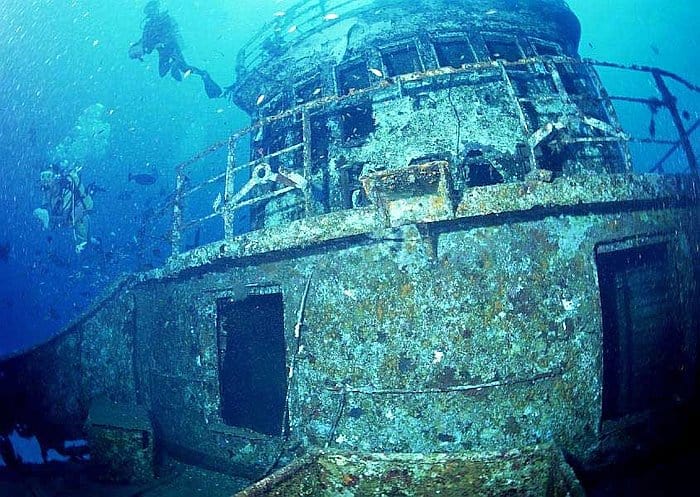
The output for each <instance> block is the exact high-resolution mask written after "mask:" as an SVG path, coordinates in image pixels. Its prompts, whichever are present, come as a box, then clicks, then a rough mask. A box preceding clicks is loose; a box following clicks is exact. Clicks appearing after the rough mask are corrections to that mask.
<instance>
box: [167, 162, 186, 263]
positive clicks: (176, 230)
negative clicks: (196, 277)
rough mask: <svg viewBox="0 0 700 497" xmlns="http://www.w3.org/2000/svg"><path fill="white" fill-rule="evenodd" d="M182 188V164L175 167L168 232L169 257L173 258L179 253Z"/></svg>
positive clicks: (183, 178) (182, 207)
mask: <svg viewBox="0 0 700 497" xmlns="http://www.w3.org/2000/svg"><path fill="white" fill-rule="evenodd" d="M184 189H185V172H184V168H183V167H182V166H180V167H178V169H177V179H176V182H175V199H174V201H173V231H172V233H171V234H170V243H171V253H170V257H171V258H175V257H177V256H178V255H180V246H181V243H182V218H183V210H184V205H183V203H184V198H185V197H184Z"/></svg>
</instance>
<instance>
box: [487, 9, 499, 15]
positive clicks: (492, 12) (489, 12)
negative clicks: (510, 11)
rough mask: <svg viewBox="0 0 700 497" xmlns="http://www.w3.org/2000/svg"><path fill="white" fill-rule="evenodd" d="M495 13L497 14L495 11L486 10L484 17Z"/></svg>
mask: <svg viewBox="0 0 700 497" xmlns="http://www.w3.org/2000/svg"><path fill="white" fill-rule="evenodd" d="M496 12H498V11H497V10H496V9H490V10H487V11H486V15H487V16H492V15H494V14H495V13H496Z"/></svg>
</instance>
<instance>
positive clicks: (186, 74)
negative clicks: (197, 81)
mask: <svg viewBox="0 0 700 497" xmlns="http://www.w3.org/2000/svg"><path fill="white" fill-rule="evenodd" d="M191 74H192V69H188V70H186V71H185V72H183V73H182V77H183V78H189V77H190V75H191Z"/></svg>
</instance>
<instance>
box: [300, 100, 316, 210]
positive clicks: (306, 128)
mask: <svg viewBox="0 0 700 497" xmlns="http://www.w3.org/2000/svg"><path fill="white" fill-rule="evenodd" d="M301 125H302V139H303V140H304V148H303V157H304V178H305V179H306V186H305V187H304V212H305V213H306V217H309V216H311V215H312V214H313V213H312V208H313V206H312V203H311V200H312V199H311V119H310V117H309V111H308V110H306V109H304V110H302V111H301Z"/></svg>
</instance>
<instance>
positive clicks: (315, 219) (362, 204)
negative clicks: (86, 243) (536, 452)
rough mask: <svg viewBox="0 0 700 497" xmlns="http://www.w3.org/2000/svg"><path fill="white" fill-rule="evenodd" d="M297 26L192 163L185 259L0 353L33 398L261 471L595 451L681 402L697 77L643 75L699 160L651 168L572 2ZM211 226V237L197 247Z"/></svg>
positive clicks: (267, 33) (362, 12)
mask: <svg viewBox="0 0 700 497" xmlns="http://www.w3.org/2000/svg"><path fill="white" fill-rule="evenodd" d="M284 14H285V15H280V16H279V17H278V18H277V19H276V21H275V22H274V23H272V24H270V25H268V26H266V28H265V29H263V30H262V31H261V32H260V34H259V35H258V36H256V37H255V38H254V39H253V40H252V41H251V42H250V43H249V44H248V45H246V46H245V47H244V49H243V50H242V51H241V53H240V55H239V58H238V63H237V84H236V86H235V88H234V89H233V93H232V98H233V100H234V101H235V103H236V104H237V105H239V106H240V107H242V108H243V109H245V110H246V111H247V112H249V113H250V115H251V118H252V122H253V124H252V125H251V126H250V127H249V128H246V129H245V130H242V131H239V132H236V133H234V134H233V135H232V136H231V137H230V139H229V140H227V141H226V142H223V143H219V144H215V145H213V146H212V147H211V148H210V149H208V150H206V151H204V152H202V153H201V154H198V155H197V156H196V157H194V158H193V159H192V160H190V161H187V162H185V163H183V164H181V165H180V166H179V168H178V187H177V191H176V195H175V201H174V202H175V208H174V213H173V237H172V239H173V244H172V256H171V258H170V259H169V262H168V264H167V265H166V266H165V267H163V268H159V269H156V270H153V271H150V272H148V273H143V274H139V275H134V276H133V277H130V278H128V279H126V280H124V281H122V282H120V283H119V284H117V285H115V287H114V289H113V290H112V291H111V292H108V293H107V295H106V296H105V298H103V299H102V300H100V301H99V302H97V303H96V304H95V305H94V307H93V308H92V310H91V311H90V312H89V313H87V314H86V315H85V316H83V317H82V318H81V319H80V320H79V321H77V322H76V323H75V324H73V325H72V326H71V327H70V328H69V329H67V330H66V331H65V332H64V333H63V334H61V335H60V336H58V337H56V338H55V339H54V340H52V341H51V342H50V343H48V344H46V345H44V346H42V347H39V348H37V349H36V350H34V351H31V352H30V353H28V354H26V355H23V356H21V357H17V358H15V359H13V360H11V361H9V362H7V363H6V364H3V365H2V368H3V369H4V370H5V371H6V373H5V379H6V381H12V382H13V384H14V385H21V386H22V387H23V388H22V390H23V392H22V395H23V396H24V397H23V398H25V399H26V401H27V405H32V406H34V405H38V406H43V407H42V408H40V409H42V410H44V411H45V412H46V414H47V420H46V423H51V424H52V425H55V426H61V427H63V428H62V429H64V430H65V431H66V435H68V434H69V433H71V434H74V435H78V434H80V433H82V430H83V424H84V422H85V421H86V420H88V422H89V421H90V419H92V418H99V419H101V420H103V421H100V423H98V424H99V425H100V426H104V425H105V424H109V423H107V422H105V421H104V419H105V417H106V416H105V415H104V413H105V407H104V406H105V404H104V402H105V399H107V401H108V402H112V403H116V405H118V410H120V412H122V411H121V410H123V409H126V410H129V409H134V410H135V411H137V412H139V413H141V414H139V419H140V420H143V419H149V420H150V423H151V432H150V433H152V435H153V436H152V437H151V440H152V439H153V438H155V439H156V440H157V441H158V445H159V447H162V448H163V450H165V451H167V452H168V453H170V454H171V455H173V456H174V457H176V458H180V459H182V460H184V461H189V462H195V463H197V464H200V465H203V466H206V467H210V468H215V469H217V470H219V471H226V472H233V473H237V474H241V475H245V476H247V477H250V478H256V477H259V476H261V475H262V474H264V473H265V472H266V471H267V470H269V469H270V468H271V466H272V465H273V464H275V463H279V462H280V461H282V462H287V461H289V460H290V459H292V458H294V457H295V456H299V455H301V454H303V453H305V452H308V451H309V450H313V449H326V450H331V451H352V452H356V453H360V454H371V453H378V452H380V453H412V454H421V453H422V454H427V453H434V452H441V453H448V454H459V453H462V452H467V451H483V452H489V451H502V452H505V451H508V450H511V449H514V448H525V447H531V446H537V445H538V444H555V445H556V446H557V447H559V448H561V449H562V450H564V451H565V452H567V453H568V454H570V455H571V457H572V458H573V459H574V460H578V461H581V462H582V463H584V464H593V463H595V462H596V461H601V460H602V459H604V458H605V457H606V455H607V454H609V453H610V452H611V451H613V450H616V449H621V448H623V447H624V444H625V443H627V442H629V441H630V440H633V439H632V438H630V437H629V434H630V433H632V432H635V433H637V435H639V431H640V430H639V427H642V426H645V427H647V429H648V430H649V431H650V432H651V431H653V430H655V429H656V428H657V427H658V426H657V425H656V424H655V423H654V422H655V421H658V420H660V419H663V420H668V419H676V418H674V416H676V415H680V414H678V413H684V412H687V411H684V409H685V408H686V407H687V406H689V405H690V404H691V403H692V401H693V400H694V399H695V397H696V396H697V351H698V341H697V334H698V328H699V322H700V321H699V320H700V317H699V316H698V308H700V305H698V299H699V292H698V281H699V280H700V255H699V250H700V249H699V247H700V240H699V236H700V229H699V228H700V227H699V226H698V198H697V186H698V184H697V161H696V158H695V155H694V151H693V146H692V143H691V141H690V135H689V133H690V132H692V131H693V130H694V129H695V127H696V126H694V127H692V128H689V129H688V130H686V128H685V123H684V120H683V118H682V117H681V115H680V113H679V109H678V107H677V102H676V99H675V97H674V96H673V95H671V92H670V90H669V86H668V81H674V84H683V85H685V86H686V87H687V88H688V89H690V90H693V91H698V88H697V87H695V86H693V85H692V84H690V83H688V82H685V81H683V80H682V79H680V78H679V77H677V76H675V75H673V74H670V73H667V72H664V71H662V70H659V69H654V68H643V67H635V68H626V70H628V71H635V72H638V73H640V74H645V75H647V76H648V77H649V78H650V81H652V82H653V83H655V84H656V89H657V91H658V96H657V97H654V98H651V99H638V98H625V101H627V102H632V103H638V104H641V105H642V106H650V105H651V103H653V104H654V105H655V106H656V110H655V112H661V111H663V112H667V113H668V116H669V119H670V121H671V122H672V123H673V124H674V126H675V128H674V129H675V130H676V131H677V132H678V137H677V139H676V140H674V141H675V142H676V143H671V144H669V146H671V147H673V150H672V152H670V153H669V154H668V155H669V156H671V155H672V154H673V153H676V154H680V156H681V157H682V158H683V161H684V164H685V165H686V167H687V171H686V172H684V173H680V174H663V161H659V162H658V163H656V164H649V166H655V167H653V169H655V170H654V171H652V172H648V170H649V169H652V167H648V168H647V169H644V168H645V167H646V165H645V164H635V166H636V169H635V168H633V166H632V158H631V154H630V152H629V144H630V142H631V141H633V140H635V138H634V137H632V136H630V135H629V134H628V133H626V132H625V130H623V129H622V127H621V125H620V123H619V121H618V118H617V116H616V112H615V108H614V107H613V103H614V102H615V100H619V99H621V98H623V97H610V96H608V95H607V93H606V92H605V90H604V88H603V86H602V84H601V82H600V80H599V78H598V75H597V73H596V66H600V65H605V66H607V67H611V66H614V65H613V64H602V63H597V62H594V61H589V60H581V59H580V58H579V56H578V54H577V48H578V41H579V24H578V21H577V19H576V17H575V15H574V14H573V13H572V12H571V11H570V10H569V9H568V7H567V6H566V5H565V3H564V2H563V1H560V0H529V1H519V2H512V1H506V0H502V1H482V0H469V1H467V0H464V1H451V2H440V1H417V2H405V1H401V2H399V1H390V0H385V1H369V0H367V1H352V2H340V1H339V2H333V1H327V2H317V1H307V2H302V3H300V4H298V5H296V6H295V7H293V8H291V9H290V10H288V11H287V12H286V13H284ZM619 69H620V70H622V69H623V68H619ZM653 141H657V140H655V139H654V138H653V137H643V138H642V139H641V142H653ZM213 159H219V168H218V169H216V170H215V172H214V174H213V175H207V176H206V177H205V176H202V175H201V174H202V173H200V172H201V171H202V170H207V171H209V170H210V169H211V167H212V166H211V164H212V162H213ZM665 160H666V159H664V161H665ZM200 166H201V167H200ZM198 168H199V169H198ZM193 178H196V179H197V181H193ZM197 229H200V230H205V231H206V233H207V236H208V238H209V239H211V240H213V241H211V243H207V244H206V245H203V246H200V247H196V248H192V249H185V248H184V247H185V246H186V245H187V242H188V241H189V240H190V238H191V237H192V233H193V231H194V230H197ZM8 379H9V380H8ZM24 387H26V391H24V390H25V388H24ZM96 402H97V405H99V409H97V408H95V409H97V410H98V411H99V416H98V415H90V416H89V414H90V410H91V406H93V405H95V403H96ZM115 409H117V408H116V407H115ZM107 410H108V409H107ZM143 412H146V413H147V415H145V414H142V413H143ZM16 414H17V416H20V417H21V416H22V415H23V412H22V408H21V406H18V409H17V413H16ZM144 416H145V418H144ZM88 424H90V423H88ZM94 425H95V423H92V425H91V426H93V429H94ZM115 425H116V426H117V427H118V425H119V423H118V422H116V421H115ZM139 426H143V424H140V425H139ZM678 426H682V423H679V425H678ZM140 429H141V430H146V431H148V429H147V428H140ZM110 436H112V435H110ZM640 436H641V437H642V438H644V437H643V436H642V435H640ZM147 438H148V437H147ZM139 440H141V441H143V439H139ZM634 440H639V439H638V438H636V439H634ZM149 443H150V442H149ZM146 445H148V444H146ZM139 457H146V458H150V457H152V451H150V449H149V450H146V451H145V452H143V453H141V455H140V456H139ZM348 483H352V484H353V485H354V484H355V482H353V481H349V482H348ZM350 486H352V485H350Z"/></svg>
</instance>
